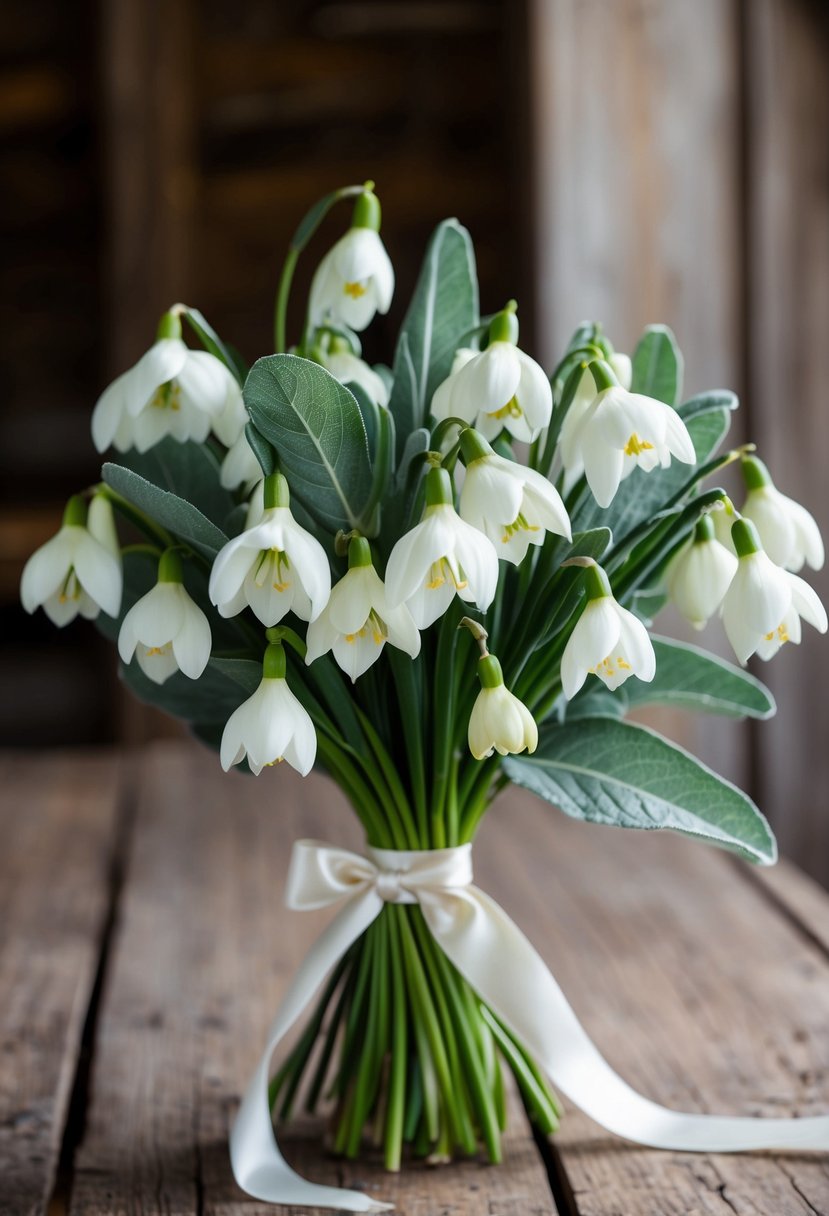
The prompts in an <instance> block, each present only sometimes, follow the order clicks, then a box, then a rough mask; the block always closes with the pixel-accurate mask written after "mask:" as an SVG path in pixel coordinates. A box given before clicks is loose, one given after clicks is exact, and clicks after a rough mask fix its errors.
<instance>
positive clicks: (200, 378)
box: [176, 350, 238, 420]
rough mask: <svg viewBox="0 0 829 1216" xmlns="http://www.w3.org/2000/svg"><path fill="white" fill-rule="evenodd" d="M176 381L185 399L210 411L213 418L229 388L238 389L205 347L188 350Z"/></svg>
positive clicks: (195, 406) (222, 364)
mask: <svg viewBox="0 0 829 1216" xmlns="http://www.w3.org/2000/svg"><path fill="white" fill-rule="evenodd" d="M176 381H177V382H178V385H179V388H180V389H181V394H182V397H183V399H184V400H185V402H186V403H187V404H188V405H190V406H192V407H193V408H194V409H197V410H201V411H203V412H204V413H206V414H210V415H211V417H212V418H213V419H214V420H215V419H216V418H218V416H219V415H220V414H221V413H222V411H223V410H224V408H225V406H226V404H227V400H228V397H229V395H230V394H231V392H232V391H233V389H234V388H236V390H237V392H238V385H237V384H236V381H235V379H234V378H233V376H232V375H231V373H230V372H229V371H228V370H227V368H226V367H225V365H224V363H222V361H221V360H220V359H217V358H216V356H215V355H211V354H210V352H209V351H207V350H188V351H187V355H186V358H185V360H184V363H183V364H182V366H181V368H180V370H179V371H178V372H177V374H176Z"/></svg>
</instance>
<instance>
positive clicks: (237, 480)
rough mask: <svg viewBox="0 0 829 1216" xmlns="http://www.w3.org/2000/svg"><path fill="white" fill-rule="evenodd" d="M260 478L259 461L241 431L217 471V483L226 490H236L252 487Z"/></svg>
mask: <svg viewBox="0 0 829 1216" xmlns="http://www.w3.org/2000/svg"><path fill="white" fill-rule="evenodd" d="M261 476H262V469H261V466H260V464H259V461H258V460H257V459H256V456H255V455H254V452H253V448H252V447H251V446H250V444H249V443H248V440H247V436H246V435H245V432H244V430H242V432H241V433H240V435H239V438H238V439H237V440H236V442H235V443H234V444H233V445H232V446H231V447H230V448H229V449H228V451H227V452H226V453H225V458H224V460H223V461H222V467H221V469H220V470H219V482H220V484H221V485H222V486H223V487H224V488H225V489H226V490H236V489H238V487H239V486H253V484H254V483H255V482H257V481H258V480H259V479H260V478H261Z"/></svg>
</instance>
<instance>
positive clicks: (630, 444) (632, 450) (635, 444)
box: [625, 431, 653, 456]
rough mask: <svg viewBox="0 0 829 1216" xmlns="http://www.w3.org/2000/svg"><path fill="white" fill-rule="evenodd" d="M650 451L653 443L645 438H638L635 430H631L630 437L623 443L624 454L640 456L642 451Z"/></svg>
mask: <svg viewBox="0 0 829 1216" xmlns="http://www.w3.org/2000/svg"><path fill="white" fill-rule="evenodd" d="M652 451H653V444H652V443H649V442H648V440H647V439H640V438H639V436H638V435H637V434H636V431H634V432H633V434H632V435H631V437H630V439H628V441H627V443H626V444H625V455H626V456H641V455H642V453H643V452H652Z"/></svg>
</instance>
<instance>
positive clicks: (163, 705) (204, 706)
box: [118, 659, 262, 722]
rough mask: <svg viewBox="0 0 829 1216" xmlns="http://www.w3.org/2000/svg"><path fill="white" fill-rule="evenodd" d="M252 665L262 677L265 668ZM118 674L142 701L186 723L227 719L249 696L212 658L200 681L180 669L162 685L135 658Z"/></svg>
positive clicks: (224, 720)
mask: <svg viewBox="0 0 829 1216" xmlns="http://www.w3.org/2000/svg"><path fill="white" fill-rule="evenodd" d="M239 661H240V662H242V661H244V660H239ZM252 666H256V667H258V668H259V676H260V678H261V675H262V668H261V667H260V666H259V664H258V663H257V664H252ZM118 674H119V676H120V677H121V679H122V680H123V682H124V683H125V684H126V686H127V687H128V688H129V689H130V691H131V692H133V693H134V694H135V696H136V697H138V699H139V701H143V702H144V703H145V704H147V705H154V706H155V707H156V709H161V710H163V711H164V712H165V713H167V714H170V715H171V716H172V717H174V718H181V719H182V720H183V721H185V722H205V721H211V722H226V721H227V719H228V718H229V717H230V715H231V714H232V713H233V711H234V709H237V708H238V707H239V706H240V705H241V704H242V702H243V701H246V700H247V698H248V697H249V696H250V693H249V692H247V691H246V690H245V688H243V687H242V685H241V684H240V683H239V682H238V680H236V679H233V678H231V677H230V676H228V675H226V674H225V673H224V672H223V671H222V670H220V669H219V668H217V667H216V666H215V661H214V660H213V659H211V660H210V662H209V663H208V665H207V667H206V668H205V670H204V672H203V674H202V675H201V676H200V677H199V679H198V680H190V679H188V677H187V676H185V675H183V674H182V673H181V672H180V671H177V672H176V673H175V674H174V675H172V676H170V678H169V680H165V681H164V683H163V684H156V683H154V681H153V680H150V679H149V678H148V677H147V676H145V675H144V672H143V671H142V670H141V668H140V667H139V666H138V663H137V662H136V661H135V659H133V661H132V662H131V663H129V664H124V663H121V664H120V665H119V669H118ZM257 686H258V681H257Z"/></svg>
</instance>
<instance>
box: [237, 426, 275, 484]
mask: <svg viewBox="0 0 829 1216" xmlns="http://www.w3.org/2000/svg"><path fill="white" fill-rule="evenodd" d="M245 438H246V439H247V441H248V444H249V446H250V450H251V451H252V452H253V454H254V456H255V457H256V459H257V460H258V462H259V468H260V469H261V470H262V474H263V476H265V477H270V475H271V473H273V472H274V470H275V469H276V453H275V452H274V450H273V448H272V447H271V445H270V444H269V443H268V441H267V439H266V438H265V436H264V435H260V433H259V431H257V429H256V427H255V426H254V425H253V423H252V422H246V423H245Z"/></svg>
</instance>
